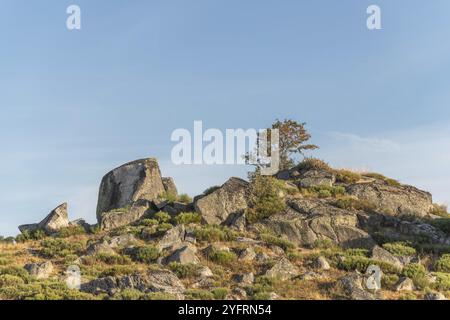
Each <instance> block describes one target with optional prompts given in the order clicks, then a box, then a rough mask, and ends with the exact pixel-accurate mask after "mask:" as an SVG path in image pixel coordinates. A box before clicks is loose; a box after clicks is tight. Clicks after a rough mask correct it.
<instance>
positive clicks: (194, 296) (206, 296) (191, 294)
mask: <svg viewBox="0 0 450 320" xmlns="http://www.w3.org/2000/svg"><path fill="white" fill-rule="evenodd" d="M185 295H186V298H187V299H188V300H213V299H214V295H213V294H212V293H211V292H210V291H208V290H203V289H188V290H186V292H185Z"/></svg>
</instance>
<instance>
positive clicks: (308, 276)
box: [299, 271, 320, 281]
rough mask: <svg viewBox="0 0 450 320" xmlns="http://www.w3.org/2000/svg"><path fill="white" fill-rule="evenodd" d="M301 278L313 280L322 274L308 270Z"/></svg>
mask: <svg viewBox="0 0 450 320" xmlns="http://www.w3.org/2000/svg"><path fill="white" fill-rule="evenodd" d="M299 278H300V279H301V280H305V281H311V280H316V279H319V278H320V274H318V273H316V272H314V271H307V272H305V273H304V274H302V275H301V276H300V277H299Z"/></svg>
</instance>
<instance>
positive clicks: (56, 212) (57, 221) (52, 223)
mask: <svg viewBox="0 0 450 320" xmlns="http://www.w3.org/2000/svg"><path fill="white" fill-rule="evenodd" d="M69 225H70V221H69V217H68V214H67V203H63V204H61V205H59V206H58V207H56V208H55V209H53V210H52V212H50V214H49V215H48V216H47V217H45V219H44V220H42V221H41V222H39V223H35V224H26V225H21V226H19V230H20V232H22V233H23V232H26V231H29V232H32V231H36V230H43V231H45V232H46V233H48V234H52V233H55V232H58V231H59V230H60V229H61V228H66V227H68V226H69Z"/></svg>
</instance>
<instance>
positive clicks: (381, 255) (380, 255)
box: [372, 246, 403, 269]
mask: <svg viewBox="0 0 450 320" xmlns="http://www.w3.org/2000/svg"><path fill="white" fill-rule="evenodd" d="M372 259H374V260H378V261H383V262H387V263H390V264H392V265H394V266H396V267H397V268H399V269H401V268H403V263H402V262H401V261H400V259H399V258H397V257H396V256H394V255H393V254H392V253H390V252H389V251H387V250H385V249H383V248H381V247H380V246H374V247H373V249H372Z"/></svg>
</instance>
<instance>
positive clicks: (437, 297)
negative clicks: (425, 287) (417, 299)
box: [425, 292, 447, 300]
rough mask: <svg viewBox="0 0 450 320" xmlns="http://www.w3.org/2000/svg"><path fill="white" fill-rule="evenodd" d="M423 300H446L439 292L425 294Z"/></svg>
mask: <svg viewBox="0 0 450 320" xmlns="http://www.w3.org/2000/svg"><path fill="white" fill-rule="evenodd" d="M425 300H447V298H446V297H445V296H444V295H443V294H442V293H440V292H429V293H427V294H425Z"/></svg>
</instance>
